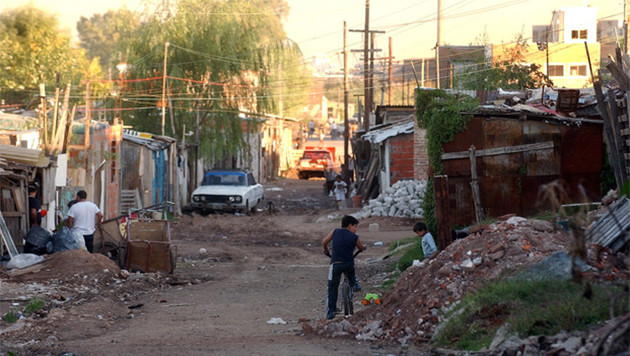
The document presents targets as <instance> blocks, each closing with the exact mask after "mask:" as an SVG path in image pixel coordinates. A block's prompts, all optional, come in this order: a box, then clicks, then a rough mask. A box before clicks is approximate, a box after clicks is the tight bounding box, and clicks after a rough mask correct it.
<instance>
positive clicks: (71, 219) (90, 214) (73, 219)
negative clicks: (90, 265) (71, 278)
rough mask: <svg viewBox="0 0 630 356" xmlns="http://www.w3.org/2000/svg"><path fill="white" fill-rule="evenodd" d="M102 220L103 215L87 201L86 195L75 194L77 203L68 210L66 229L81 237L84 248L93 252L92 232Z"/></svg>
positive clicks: (81, 191) (81, 192) (95, 206)
mask: <svg viewBox="0 0 630 356" xmlns="http://www.w3.org/2000/svg"><path fill="white" fill-rule="evenodd" d="M102 220H103V213H102V212H101V209H99V208H98V206H97V205H96V204H94V203H92V202H89V201H87V193H86V192H85V190H80V191H79V192H78V193H77V202H76V203H75V204H74V205H73V206H72V207H71V208H70V210H68V220H67V221H68V227H69V228H70V229H71V230H72V232H77V233H79V234H81V235H83V238H84V239H85V247H86V248H87V250H88V251H89V252H90V253H92V252H94V231H95V230H96V226H97V225H98V224H100V223H101V221H102Z"/></svg>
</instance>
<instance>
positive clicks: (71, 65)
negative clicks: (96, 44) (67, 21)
mask: <svg viewBox="0 0 630 356" xmlns="http://www.w3.org/2000/svg"><path fill="white" fill-rule="evenodd" d="M89 66H90V63H89V61H88V60H87V59H86V57H85V52H84V51H83V50H81V49H77V48H74V47H73V46H72V45H71V43H70V37H69V36H68V35H67V34H65V33H62V32H61V31H60V30H59V29H58V23H57V19H56V18H55V17H54V16H52V15H49V14H47V13H45V12H44V11H42V10H39V9H37V8H35V7H33V6H31V5H28V6H23V7H19V8H16V9H13V10H9V11H7V12H4V13H2V14H0V68H2V71H0V87H1V88H2V89H5V90H13V91H15V90H17V91H22V92H23V93H24V94H25V95H26V92H24V90H25V89H27V90H30V91H35V92H36V90H37V88H38V86H39V84H41V83H44V84H46V86H47V87H52V86H54V85H55V84H56V82H57V74H59V84H60V85H63V84H65V83H71V84H73V85H77V84H79V83H80V82H81V81H82V80H83V78H84V76H85V75H86V73H87V72H88V69H89ZM31 94H32V93H31Z"/></svg>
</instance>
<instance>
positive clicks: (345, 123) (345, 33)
mask: <svg viewBox="0 0 630 356" xmlns="http://www.w3.org/2000/svg"><path fill="white" fill-rule="evenodd" d="M347 46H348V25H347V23H346V21H344V22H343V176H344V177H345V178H346V179H348V140H349V139H350V127H349V125H348V47H347Z"/></svg>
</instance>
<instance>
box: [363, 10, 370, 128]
mask: <svg viewBox="0 0 630 356" xmlns="http://www.w3.org/2000/svg"><path fill="white" fill-rule="evenodd" d="M369 36H370V0H365V31H364V34H363V37H364V38H363V86H364V87H365V88H364V90H363V92H364V93H363V94H364V101H365V105H364V106H365V109H364V110H363V129H364V130H365V132H368V131H369V130H370V112H372V98H371V97H370V77H369V63H368V52H369V49H370V42H369V41H370V39H369Z"/></svg>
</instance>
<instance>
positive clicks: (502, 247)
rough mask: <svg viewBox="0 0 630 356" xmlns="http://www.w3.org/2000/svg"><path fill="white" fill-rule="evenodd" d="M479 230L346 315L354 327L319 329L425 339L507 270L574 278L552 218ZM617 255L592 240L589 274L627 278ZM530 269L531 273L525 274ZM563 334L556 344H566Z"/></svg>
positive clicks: (511, 220) (362, 336) (363, 336)
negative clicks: (446, 313) (448, 313)
mask: <svg viewBox="0 0 630 356" xmlns="http://www.w3.org/2000/svg"><path fill="white" fill-rule="evenodd" d="M475 230H476V231H471V234H470V235H469V236H468V237H466V238H463V239H459V240H455V241H454V242H453V243H451V244H450V245H449V246H448V247H447V248H446V249H444V250H443V251H440V253H439V254H438V255H437V256H436V257H435V258H433V259H431V260H428V261H423V262H422V263H420V264H419V265H418V266H415V267H410V268H408V269H407V270H406V271H405V272H404V273H403V274H402V275H401V276H400V277H399V278H398V280H397V282H396V283H395V284H394V286H393V287H392V288H391V289H390V290H389V291H388V292H387V293H385V294H384V295H383V296H382V297H381V300H382V301H383V303H382V304H381V305H378V306H371V307H367V308H365V309H363V310H360V311H359V312H358V313H356V314H355V315H354V316H353V317H352V318H350V319H346V320H347V321H349V322H350V324H351V327H350V326H348V325H342V326H341V330H337V329H335V328H334V327H331V326H328V325H327V324H325V325H323V326H319V328H318V329H316V330H315V332H316V333H319V334H323V335H326V336H336V335H343V333H339V331H342V332H345V333H347V334H348V335H350V336H354V337H355V338H357V339H359V340H379V341H388V342H392V341H393V342H400V343H401V344H410V343H425V342H429V341H430V340H431V339H432V337H433V336H434V334H435V333H436V332H437V328H438V325H439V324H440V322H441V321H442V320H441V318H442V317H441V315H442V313H441V311H443V310H446V309H448V308H449V307H451V306H452V305H454V304H456V303H457V301H458V300H460V298H462V296H463V295H464V294H466V293H468V292H471V291H473V290H475V289H477V288H478V287H479V286H481V285H484V284H486V283H488V281H489V280H497V279H499V278H500V277H502V276H506V275H517V276H521V277H522V278H530V277H532V273H535V272H536V271H539V269H537V268H536V266H537V265H539V264H540V265H544V264H549V263H553V265H554V266H555V267H553V270H554V272H557V273H559V272H562V273H561V274H562V275H558V276H556V277H557V278H558V279H569V278H571V265H570V257H569V256H568V255H567V254H566V252H564V251H563V250H566V249H567V245H568V243H569V240H570V239H569V236H568V234H564V233H562V232H561V231H555V230H554V228H553V225H552V224H550V223H549V222H545V221H540V220H535V219H532V220H528V219H524V218H521V217H507V216H506V217H505V220H502V221H499V222H497V223H495V224H492V225H489V226H484V227H480V228H479V229H475ZM560 255H563V256H564V258H560V257H562V256H560ZM560 260H561V261H560ZM615 260H616V258H614V256H613V255H612V254H611V252H610V251H607V250H606V249H596V248H595V247H594V246H591V245H589V248H588V259H587V261H585V262H586V263H587V264H588V266H583V268H582V270H583V271H586V272H583V278H585V279H586V280H604V279H605V280H609V281H610V280H615V279H621V280H625V279H627V278H628V276H629V270H628V267H624V268H620V269H617V268H615V265H614V262H615ZM624 265H627V264H625V263H624ZM530 269H531V270H530ZM526 270H528V271H529V272H531V273H524V271H526ZM540 273H543V272H540ZM544 274H545V275H548V274H549V272H548V271H545V272H544ZM332 323H334V322H332ZM329 324H330V323H329ZM355 330H356V332H355ZM332 331H337V333H334V332H332ZM560 339H561V338H558V340H553V342H552V343H551V344H555V343H561V340H560ZM505 341H506V340H505V339H503V340H497V343H496V344H501V346H498V348H504V349H509V348H510V347H511V346H509V345H507V344H506V345H503V343H504V342H505ZM510 345H511V344H510ZM581 346H583V345H580V346H579V347H577V348H580V347H581Z"/></svg>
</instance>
